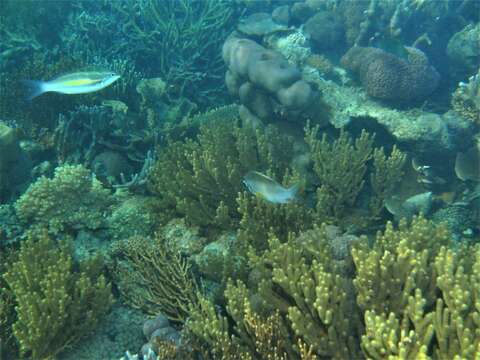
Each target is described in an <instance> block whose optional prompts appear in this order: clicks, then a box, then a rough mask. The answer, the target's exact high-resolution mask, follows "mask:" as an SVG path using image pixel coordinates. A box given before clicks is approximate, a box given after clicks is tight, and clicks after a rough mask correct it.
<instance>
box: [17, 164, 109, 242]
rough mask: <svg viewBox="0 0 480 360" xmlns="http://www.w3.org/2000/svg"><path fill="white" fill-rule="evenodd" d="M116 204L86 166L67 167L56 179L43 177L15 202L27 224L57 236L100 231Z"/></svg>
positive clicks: (62, 167) (56, 170)
mask: <svg viewBox="0 0 480 360" xmlns="http://www.w3.org/2000/svg"><path fill="white" fill-rule="evenodd" d="M111 204H112V198H111V196H110V191H109V190H108V189H105V188H104V187H103V186H102V184H101V183H100V182H99V181H98V180H97V179H96V178H95V177H94V175H92V174H91V173H90V171H89V170H88V169H86V168H85V167H83V166H82V165H63V166H60V167H58V168H56V169H55V176H54V177H53V178H52V179H49V178H47V177H41V178H40V179H38V180H37V181H36V182H35V183H33V184H32V185H30V187H29V188H28V189H27V191H26V192H25V193H24V194H23V195H22V196H21V197H20V198H19V199H18V200H17V202H16V203H15V210H16V212H17V215H18V218H19V219H20V220H21V221H22V222H24V223H25V224H29V225H34V226H39V227H47V228H48V230H49V232H50V233H52V234H56V233H58V232H60V231H64V230H72V229H79V228H87V229H97V228H99V227H100V226H102V225H103V224H104V221H105V216H104V213H105V212H106V211H108V210H109V206H110V205H111Z"/></svg>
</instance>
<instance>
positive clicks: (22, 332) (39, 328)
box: [3, 231, 113, 360]
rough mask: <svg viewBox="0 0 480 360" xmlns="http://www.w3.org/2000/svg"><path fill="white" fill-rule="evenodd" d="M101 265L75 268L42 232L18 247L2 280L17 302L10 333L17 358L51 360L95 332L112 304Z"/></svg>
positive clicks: (65, 250)
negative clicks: (15, 318) (27, 355)
mask: <svg viewBox="0 0 480 360" xmlns="http://www.w3.org/2000/svg"><path fill="white" fill-rule="evenodd" d="M101 261H102V260H101V259H100V258H94V259H91V260H88V261H84V262H81V263H80V264H79V267H78V269H76V267H74V264H73V258H72V248H71V246H70V245H69V244H68V243H61V244H60V245H56V244H55V243H54V241H53V240H52V239H51V238H50V237H49V236H48V235H47V232H46V231H44V232H42V233H40V234H39V235H33V234H30V236H29V238H28V239H27V240H26V241H25V242H23V243H22V247H21V249H20V250H19V252H18V258H17V259H16V260H15V261H14V262H13V263H12V265H11V266H10V268H9V269H8V270H7V272H6V273H5V274H4V275H3V277H4V279H5V280H6V282H7V284H8V286H9V287H10V289H11V290H12V293H13V296H14V298H15V301H16V303H17V306H16V307H15V310H16V313H17V315H18V319H17V320H16V321H15V323H14V324H13V334H14V335H15V337H16V339H17V340H18V343H19V346H20V350H21V352H22V353H23V354H26V353H28V354H29V355H30V356H31V358H32V359H35V360H36V359H51V358H54V356H55V355H56V354H58V353H59V352H61V351H62V350H64V349H65V348H66V347H68V346H70V345H72V344H73V343H75V342H77V341H78V340H79V339H80V338H81V337H83V336H85V335H87V334H88V333H89V332H90V331H92V329H93V328H95V326H96V325H97V324H98V322H99V321H100V319H101V317H102V316H103V315H104V314H105V313H106V312H107V311H108V310H109V308H110V306H111V304H112V301H113V297H112V294H111V289H110V284H108V283H107V281H106V279H105V277H104V276H103V275H101V268H102V262H101Z"/></svg>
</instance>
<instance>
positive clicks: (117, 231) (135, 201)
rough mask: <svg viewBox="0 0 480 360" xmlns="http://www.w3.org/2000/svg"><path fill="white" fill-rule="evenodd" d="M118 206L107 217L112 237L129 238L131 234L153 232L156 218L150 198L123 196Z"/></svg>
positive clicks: (118, 197)
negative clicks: (150, 205)
mask: <svg viewBox="0 0 480 360" xmlns="http://www.w3.org/2000/svg"><path fill="white" fill-rule="evenodd" d="M116 197H117V200H119V201H120V204H119V205H118V206H115V208H114V209H113V210H112V214H111V215H110V216H109V217H108V218H107V219H106V223H107V224H108V229H109V230H108V231H109V234H110V236H111V237H112V239H114V240H119V239H127V238H129V237H131V236H134V235H137V236H150V235H152V234H153V231H154V227H155V224H156V222H155V219H154V216H153V214H152V212H151V211H150V208H149V199H148V198H147V197H145V196H132V197H126V198H123V199H122V198H121V195H120V196H117V195H116Z"/></svg>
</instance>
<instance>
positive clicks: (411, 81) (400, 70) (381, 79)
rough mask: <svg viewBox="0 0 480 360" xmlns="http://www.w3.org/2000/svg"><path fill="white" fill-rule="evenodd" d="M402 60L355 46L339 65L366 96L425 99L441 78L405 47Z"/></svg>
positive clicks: (417, 52)
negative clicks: (355, 76)
mask: <svg viewBox="0 0 480 360" xmlns="http://www.w3.org/2000/svg"><path fill="white" fill-rule="evenodd" d="M405 51H406V53H407V58H406V59H403V58H400V57H398V56H395V55H393V54H390V53H388V52H386V51H384V50H381V49H377V48H372V47H360V46H355V47H353V48H351V49H350V50H349V51H348V52H347V53H346V54H345V55H344V56H343V57H342V65H343V66H344V67H345V68H347V69H348V70H350V71H352V72H353V73H355V74H356V75H358V77H359V79H360V82H361V83H362V85H363V86H364V87H365V90H366V92H367V93H368V94H369V95H370V96H372V97H374V98H378V99H382V100H393V101H408V100H418V99H424V98H426V97H427V96H428V95H430V94H431V93H432V92H433V91H435V89H436V88H437V86H438V83H439V81H440V75H439V74H438V72H437V70H435V68H434V67H433V66H432V65H430V64H429V62H428V59H427V57H426V55H425V54H424V53H423V52H422V51H421V50H419V49H416V48H412V47H405Z"/></svg>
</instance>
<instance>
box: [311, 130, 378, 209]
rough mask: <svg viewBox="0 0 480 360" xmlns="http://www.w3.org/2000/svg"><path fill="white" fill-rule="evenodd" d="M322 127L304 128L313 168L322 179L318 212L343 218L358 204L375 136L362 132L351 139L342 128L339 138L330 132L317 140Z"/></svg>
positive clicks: (318, 196)
mask: <svg viewBox="0 0 480 360" xmlns="http://www.w3.org/2000/svg"><path fill="white" fill-rule="evenodd" d="M318 131H319V128H318V126H317V127H314V128H309V127H308V126H307V127H306V128H305V133H306V135H305V141H306V142H307V144H308V145H309V148H310V152H311V157H312V161H313V170H314V172H315V174H316V176H317V177H318V179H319V181H320V187H319V188H318V190H317V213H318V214H319V215H320V216H321V218H323V219H329V218H330V219H332V218H336V219H338V218H341V217H343V216H344V215H345V213H346V212H347V211H348V210H350V208H351V207H352V206H353V205H354V204H355V201H356V200H357V197H358V194H359V193H360V191H361V190H362V188H363V185H364V183H365V179H364V176H365V173H366V171H367V162H368V161H369V160H370V158H371V156H372V144H373V137H372V136H370V135H369V134H368V133H367V132H366V131H362V134H361V135H360V137H359V138H357V139H356V140H355V142H352V140H351V139H350V137H349V136H348V134H347V133H346V132H345V131H344V130H342V131H341V132H340V136H339V138H338V139H337V140H335V141H333V142H330V141H329V140H328V138H327V135H326V134H324V135H323V136H322V139H321V140H319V139H318Z"/></svg>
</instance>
